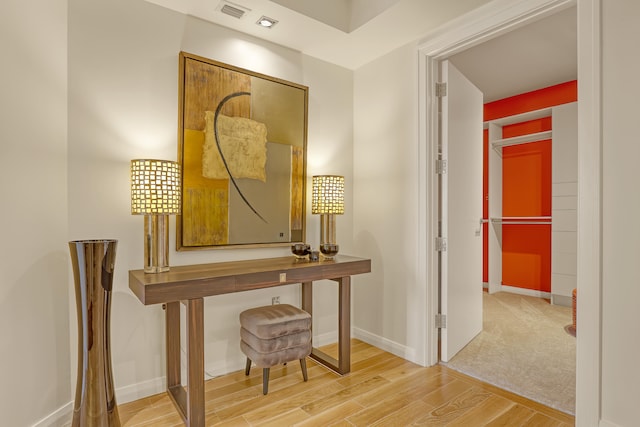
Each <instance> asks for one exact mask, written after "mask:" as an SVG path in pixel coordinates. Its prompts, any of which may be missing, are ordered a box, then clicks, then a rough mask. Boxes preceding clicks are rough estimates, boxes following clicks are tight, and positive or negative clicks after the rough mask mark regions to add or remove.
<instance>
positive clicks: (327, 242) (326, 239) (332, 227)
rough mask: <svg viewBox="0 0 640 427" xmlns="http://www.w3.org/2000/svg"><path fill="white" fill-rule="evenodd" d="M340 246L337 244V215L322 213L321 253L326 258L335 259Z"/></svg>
mask: <svg viewBox="0 0 640 427" xmlns="http://www.w3.org/2000/svg"><path fill="white" fill-rule="evenodd" d="M339 249H340V247H339V246H338V245H337V244H336V216H335V215H333V214H321V215H320V253H321V254H322V257H323V258H325V259H333V257H334V256H336V255H337V254H338V250H339Z"/></svg>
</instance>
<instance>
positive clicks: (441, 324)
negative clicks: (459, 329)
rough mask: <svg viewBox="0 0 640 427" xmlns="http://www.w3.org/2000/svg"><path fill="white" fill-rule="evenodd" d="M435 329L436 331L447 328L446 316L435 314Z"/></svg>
mask: <svg viewBox="0 0 640 427" xmlns="http://www.w3.org/2000/svg"><path fill="white" fill-rule="evenodd" d="M436 328H438V329H446V328H447V315H446V314H441V313H438V314H436Z"/></svg>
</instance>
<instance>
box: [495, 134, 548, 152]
mask: <svg viewBox="0 0 640 427" xmlns="http://www.w3.org/2000/svg"><path fill="white" fill-rule="evenodd" d="M551 133H552V131H550V130H547V131H544V132H536V133H530V134H527V135H521V136H514V137H512V138H504V139H497V140H495V141H492V142H491V146H492V147H493V149H494V150H497V151H498V153H500V154H502V148H503V147H510V146H512V145H519V144H527V143H529V142H537V141H544V140H546V139H551Z"/></svg>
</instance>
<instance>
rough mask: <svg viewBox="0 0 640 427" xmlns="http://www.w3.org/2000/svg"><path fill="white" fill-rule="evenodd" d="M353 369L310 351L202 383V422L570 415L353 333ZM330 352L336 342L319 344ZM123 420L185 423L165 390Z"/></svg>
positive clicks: (497, 419) (530, 422)
mask: <svg viewBox="0 0 640 427" xmlns="http://www.w3.org/2000/svg"><path fill="white" fill-rule="evenodd" d="M351 348H352V354H351V373H350V374H348V375H345V376H342V377H341V376H339V375H337V374H335V373H333V372H331V371H329V370H328V369H326V368H325V367H323V366H321V365H318V364H316V363H315V362H314V361H312V360H311V359H307V366H308V373H309V381H308V382H306V383H305V382H303V381H302V374H301V372H300V364H299V363H289V364H287V365H286V366H284V367H277V368H276V367H274V368H271V380H270V382H269V394H267V395H266V396H263V395H262V369H258V368H255V367H253V368H252V369H251V375H250V376H249V377H246V376H245V375H244V371H238V372H233V373H231V374H228V375H225V376H222V377H218V378H214V379H212V380H209V381H207V382H206V383H205V401H206V423H207V426H214V425H215V426H218V425H220V426H279V427H280V426H289V425H301V426H322V427H324V426H374V425H375V426H406V425H429V426H465V427H467V426H474V427H475V426H478V427H479V426H509V427H517V426H535V427H541V426H553V427H556V426H558V427H559V426H562V427H568V426H572V425H574V418H573V417H571V416H569V415H567V414H565V413H563V412H559V411H556V410H554V409H551V408H548V407H546V406H543V405H540V404H539V403H536V402H533V401H531V400H528V399H525V398H523V397H520V396H517V395H515V394H512V393H509V392H506V391H504V390H501V389H499V388H496V387H494V386H491V385H489V384H486V383H483V382H481V381H478V380H475V379H473V378H471V377H468V376H466V375H463V374H460V373H458V372H456V371H454V370H451V369H448V368H446V367H444V366H434V367H430V368H423V367H420V366H418V365H415V364H413V363H411V362H407V361H406V360H404V359H401V358H399V357H396V356H394V355H392V354H390V353H387V352H385V351H383V350H380V349H378V348H376V347H373V346H371V345H369V344H366V343H364V342H362V341H358V340H352V344H351ZM323 350H324V351H326V352H327V353H329V354H331V353H332V352H333V353H335V350H336V349H335V346H328V347H325V348H323ZM119 412H120V419H121V422H122V425H123V426H127V427H134V426H135V427H139V426H154V427H164V426H182V425H184V424H183V422H182V420H181V418H180V416H179V415H178V413H177V411H176V409H175V408H174V406H173V404H172V402H171V401H170V400H169V397H168V396H167V394H166V393H162V394H158V395H155V396H151V397H147V398H144V399H141V400H137V401H134V402H130V403H126V404H123V405H120V406H119Z"/></svg>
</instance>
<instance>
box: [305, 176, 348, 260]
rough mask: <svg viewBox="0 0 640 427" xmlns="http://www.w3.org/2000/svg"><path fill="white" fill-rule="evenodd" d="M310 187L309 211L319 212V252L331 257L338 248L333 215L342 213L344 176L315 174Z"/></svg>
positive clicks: (325, 256) (328, 257)
mask: <svg viewBox="0 0 640 427" xmlns="http://www.w3.org/2000/svg"><path fill="white" fill-rule="evenodd" d="M311 189H312V192H311V213H312V214H320V253H322V255H323V256H324V258H327V259H332V258H333V257H334V256H335V255H336V254H337V253H338V249H339V247H338V245H337V244H336V220H335V216H336V215H342V214H344V177H343V176H338V175H316V176H314V177H313V181H312V188H311Z"/></svg>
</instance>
